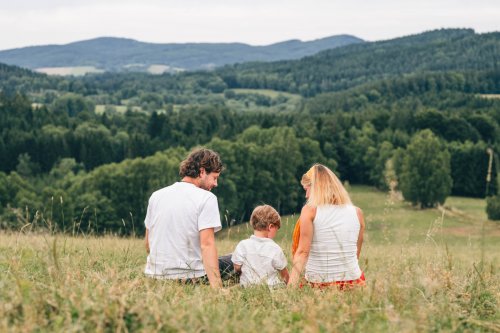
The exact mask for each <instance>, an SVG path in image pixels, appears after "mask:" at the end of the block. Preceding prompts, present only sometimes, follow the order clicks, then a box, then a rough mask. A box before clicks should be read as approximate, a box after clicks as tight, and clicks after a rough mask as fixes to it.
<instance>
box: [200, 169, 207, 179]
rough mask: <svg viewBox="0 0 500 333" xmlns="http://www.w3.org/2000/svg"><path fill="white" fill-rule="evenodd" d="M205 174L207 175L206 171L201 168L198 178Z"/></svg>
mask: <svg viewBox="0 0 500 333" xmlns="http://www.w3.org/2000/svg"><path fill="white" fill-rule="evenodd" d="M206 173H207V170H205V168H203V167H201V168H200V174H199V176H198V177H201V176H203V175H205V174H206Z"/></svg>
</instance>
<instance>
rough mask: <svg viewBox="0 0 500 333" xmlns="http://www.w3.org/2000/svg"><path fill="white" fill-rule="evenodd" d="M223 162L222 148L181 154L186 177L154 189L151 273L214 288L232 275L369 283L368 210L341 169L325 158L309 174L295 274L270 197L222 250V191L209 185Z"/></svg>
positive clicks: (315, 283) (296, 236)
mask: <svg viewBox="0 0 500 333" xmlns="http://www.w3.org/2000/svg"><path fill="white" fill-rule="evenodd" d="M222 170H223V165H222V162H221V159H220V157H219V155H218V154H217V153H216V152H214V151H212V150H209V149H204V148H201V149H197V150H195V151H193V152H191V153H190V154H189V156H188V157H187V158H186V159H185V160H184V161H182V162H181V165H180V172H179V174H180V177H181V181H180V182H176V183H174V184H172V185H170V186H167V187H165V188H162V189H160V190H158V191H156V192H154V193H153V194H152V195H151V197H150V199H149V203H148V209H147V213H146V219H145V225H146V249H147V251H148V257H147V263H146V269H145V274H146V276H149V277H153V278H157V279H171V280H177V281H179V282H181V283H189V284H191V283H192V284H198V283H206V284H210V286H212V287H214V288H220V287H222V285H223V284H222V281H223V280H227V279H236V280H239V283H240V284H241V285H243V286H250V285H255V284H267V285H269V286H270V287H276V286H280V285H285V284H288V285H290V286H299V287H302V286H305V285H309V286H311V287H313V288H327V287H330V286H334V287H337V288H339V289H345V288H352V287H354V286H359V285H364V284H365V277H364V273H363V272H362V271H361V269H360V267H359V264H358V259H359V255H360V252H361V245H362V243H363V232H364V227H365V226H364V218H363V214H362V212H361V210H360V209H359V208H357V207H355V206H353V204H352V202H351V199H350V197H349V194H348V193H347V191H346V190H345V188H344V186H343V185H342V183H341V182H340V180H339V179H338V178H337V176H336V175H335V174H334V173H333V172H332V171H331V170H330V169H329V168H327V167H326V166H324V165H321V164H315V165H313V166H312V167H311V168H310V169H309V171H307V172H306V173H305V174H304V175H303V176H302V180H301V184H302V186H303V187H304V190H305V192H306V193H305V197H306V203H305V205H304V207H303V208H302V211H301V213H300V217H299V219H298V221H297V224H296V225H295V229H294V232H293V237H292V256H293V260H292V266H291V272H290V274H289V272H288V269H287V266H288V261H287V259H286V257H285V254H284V253H283V250H282V249H281V248H280V246H279V245H278V244H276V243H275V242H274V241H273V238H274V236H275V235H276V233H277V232H278V230H279V229H280V227H281V217H280V215H279V213H278V212H277V211H276V210H275V209H274V208H273V207H271V206H269V205H261V206H258V207H256V208H255V209H254V211H253V212H252V215H251V217H250V224H251V226H252V228H253V230H254V234H253V235H252V236H250V238H248V239H245V240H242V241H241V242H239V243H238V245H237V246H236V249H235V250H234V252H233V253H232V254H230V255H226V256H221V257H218V255H217V248H216V244H215V233H216V232H217V231H219V230H220V229H221V228H222V226H221V220H220V214H219V207H218V203H217V197H216V196H215V195H214V194H213V193H211V192H210V191H211V190H212V188H214V187H216V186H217V179H218V177H219V175H220V173H221V171H222ZM303 272H305V274H304V276H302V273H303Z"/></svg>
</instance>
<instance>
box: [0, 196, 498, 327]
mask: <svg viewBox="0 0 500 333" xmlns="http://www.w3.org/2000/svg"><path fill="white" fill-rule="evenodd" d="M350 191H351V193H352V197H353V200H354V202H355V204H357V205H358V206H360V207H361V208H362V209H363V211H364V213H365V219H366V225H367V230H366V234H365V243H364V246H363V250H362V255H361V259H360V265H361V268H362V269H363V270H364V271H365V275H366V278H367V286H366V287H364V288H362V289H357V290H353V291H349V292H339V291H337V290H323V291H320V290H313V289H310V288H307V287H306V288H303V289H298V290H297V289H278V290H273V291H270V290H268V289H267V288H266V287H255V288H248V289H242V288H239V287H237V286H232V287H229V288H227V289H226V290H225V291H223V292H221V291H213V290H211V289H210V288H209V287H206V286H197V287H193V286H183V285H178V284H176V283H173V282H169V281H156V280H151V279H147V278H145V277H143V275H142V270H143V268H144V263H145V259H146V253H145V250H144V243H143V240H142V239H135V238H126V239H122V238H116V237H112V236H107V237H94V236H92V235H88V234H82V235H80V236H79V237H70V236H67V235H50V234H48V233H39V232H28V230H29V226H27V227H26V228H25V229H24V230H23V232H15V233H0V332H30V331H42V332H46V331H50V332H72V331H92V332H93V331H96V332H103V331H105V332H115V331H116V332H127V331H128V332H132V331H147V332H239V333H241V332H256V331H260V332H500V313H499V310H498V305H499V302H500V276H499V274H498V268H499V264H500V263H499V260H500V242H499V240H500V223H498V222H492V221H487V220H486V216H485V213H484V206H485V203H484V200H480V199H468V198H449V199H448V200H447V202H446V203H445V205H444V207H443V208H441V209H432V210H424V211H421V210H417V209H415V208H412V207H411V206H410V205H408V204H406V203H403V202H401V201H399V200H397V198H392V197H391V196H390V195H388V194H387V193H383V192H379V191H376V190H374V189H372V188H370V187H361V186H360V187H357V186H355V187H352V188H350ZM296 218H297V216H289V217H284V218H283V221H282V228H281V230H280V231H279V232H278V235H277V237H276V241H277V242H278V243H279V244H280V245H281V246H282V247H283V249H284V250H285V254H286V255H287V257H288V258H289V261H290V243H291V241H290V239H291V233H292V229H293V225H294V223H295V220H296ZM250 234H251V230H250V228H249V227H248V225H247V224H244V225H239V226H236V227H233V228H231V229H227V230H223V231H221V232H219V233H218V235H217V242H218V249H219V254H225V253H228V252H231V251H232V250H233V249H234V247H235V246H236V243H237V242H238V241H239V240H241V239H243V238H246V237H248V236H249V235H250Z"/></svg>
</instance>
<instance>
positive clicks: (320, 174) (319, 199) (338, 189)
mask: <svg viewBox="0 0 500 333" xmlns="http://www.w3.org/2000/svg"><path fill="white" fill-rule="evenodd" d="M300 183H301V184H302V186H310V192H309V198H308V199H307V204H308V205H311V206H314V207H317V206H321V205H346V204H351V203H352V202H351V198H350V197H349V193H347V191H346V189H345V188H344V186H343V185H342V183H341V182H340V179H338V177H337V176H336V175H335V174H334V173H333V171H332V170H330V169H328V168H327V167H326V166H324V165H322V164H314V165H313V166H312V167H311V169H309V171H307V172H306V173H305V174H304V175H303V176H302V180H301V181H300Z"/></svg>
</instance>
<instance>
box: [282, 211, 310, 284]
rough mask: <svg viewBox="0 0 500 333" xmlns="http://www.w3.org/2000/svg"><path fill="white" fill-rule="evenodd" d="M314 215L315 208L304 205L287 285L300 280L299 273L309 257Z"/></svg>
mask: <svg viewBox="0 0 500 333" xmlns="http://www.w3.org/2000/svg"><path fill="white" fill-rule="evenodd" d="M315 216H316V208H315V207H311V206H309V205H305V206H304V207H303V208H302V212H301V213H300V238H299V246H298V247H297V252H295V255H294V256H293V265H292V273H291V274H290V280H289V282H288V284H289V285H292V286H296V285H297V284H298V283H299V280H300V274H301V273H302V271H303V270H304V267H305V265H306V263H307V259H308V258H309V251H310V249H311V242H312V237H313V221H314V217H315Z"/></svg>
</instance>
